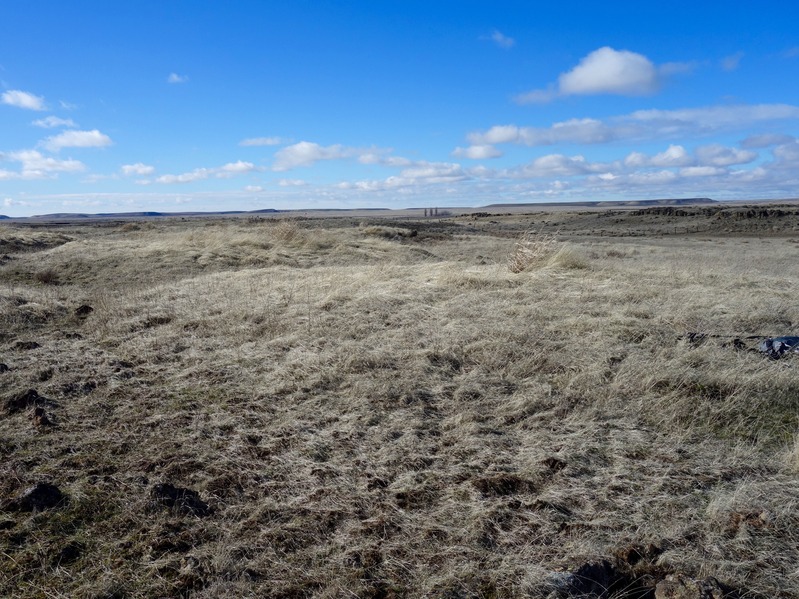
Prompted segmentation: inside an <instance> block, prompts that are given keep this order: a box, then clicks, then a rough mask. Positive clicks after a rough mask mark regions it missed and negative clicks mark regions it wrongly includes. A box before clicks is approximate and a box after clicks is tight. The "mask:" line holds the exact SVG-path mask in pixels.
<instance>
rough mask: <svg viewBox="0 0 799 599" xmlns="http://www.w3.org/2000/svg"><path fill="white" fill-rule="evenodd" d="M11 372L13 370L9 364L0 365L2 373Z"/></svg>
mask: <svg viewBox="0 0 799 599" xmlns="http://www.w3.org/2000/svg"><path fill="white" fill-rule="evenodd" d="M9 370H11V369H10V368H9V367H8V364H3V363H0V372H8V371H9Z"/></svg>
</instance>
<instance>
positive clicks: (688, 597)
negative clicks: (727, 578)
mask: <svg viewBox="0 0 799 599" xmlns="http://www.w3.org/2000/svg"><path fill="white" fill-rule="evenodd" d="M738 597H740V594H739V593H737V592H735V591H734V590H733V589H731V588H729V587H728V586H726V585H723V584H721V583H720V582H719V581H718V580H716V579H715V578H713V577H712V576H710V577H708V578H704V579H702V580H695V579H693V578H689V577H687V576H684V575H682V574H670V575H668V576H667V577H666V578H665V579H664V580H661V581H660V582H659V583H657V585H656V586H655V599H738Z"/></svg>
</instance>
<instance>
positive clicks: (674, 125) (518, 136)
mask: <svg viewBox="0 0 799 599" xmlns="http://www.w3.org/2000/svg"><path fill="white" fill-rule="evenodd" d="M782 120H799V106H792V105H790V104H756V105H746V104H743V105H734V106H727V105H723V106H708V107H703V108H687V109H678V110H657V109H653V110H638V111H635V112H632V113H630V114H626V115H620V116H616V117H610V118H608V119H604V120H600V119H592V118H584V119H570V120H568V121H562V122H557V123H554V124H552V125H551V126H549V127H520V126H517V125H495V126H493V127H491V128H490V129H488V130H486V131H482V132H473V133H470V134H469V135H468V136H467V139H468V140H469V142H470V143H471V144H472V145H483V144H489V145H495V144H502V143H514V144H521V145H527V146H548V145H554V144H559V143H574V144H598V143H607V142H611V141H618V140H644V139H669V138H674V137H678V136H689V137H699V136H702V135H708V134H710V133H713V132H716V131H734V130H744V129H746V128H747V127H749V126H752V125H754V124H757V123H765V122H770V121H775V122H776V121H782Z"/></svg>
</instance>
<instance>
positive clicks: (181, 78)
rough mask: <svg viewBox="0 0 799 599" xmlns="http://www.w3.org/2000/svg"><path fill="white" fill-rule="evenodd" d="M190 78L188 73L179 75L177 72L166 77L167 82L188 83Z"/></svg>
mask: <svg viewBox="0 0 799 599" xmlns="http://www.w3.org/2000/svg"><path fill="white" fill-rule="evenodd" d="M188 80H189V77H188V76H187V75H178V74H177V73H170V74H169V77H167V78H166V81H167V83H186V82H187V81H188Z"/></svg>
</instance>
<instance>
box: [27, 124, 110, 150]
mask: <svg viewBox="0 0 799 599" xmlns="http://www.w3.org/2000/svg"><path fill="white" fill-rule="evenodd" d="M112 143H113V141H111V138H110V137H108V136H107V135H106V134H105V133H100V131H98V130H97V129H92V130H91V131H64V132H63V133H59V134H58V135H55V136H53V137H48V138H47V139H45V140H44V141H42V142H41V145H42V146H43V147H45V148H47V149H48V150H50V151H51V152H58V151H59V150H61V149H62V148H104V147H106V146H110V145H111V144H112Z"/></svg>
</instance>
